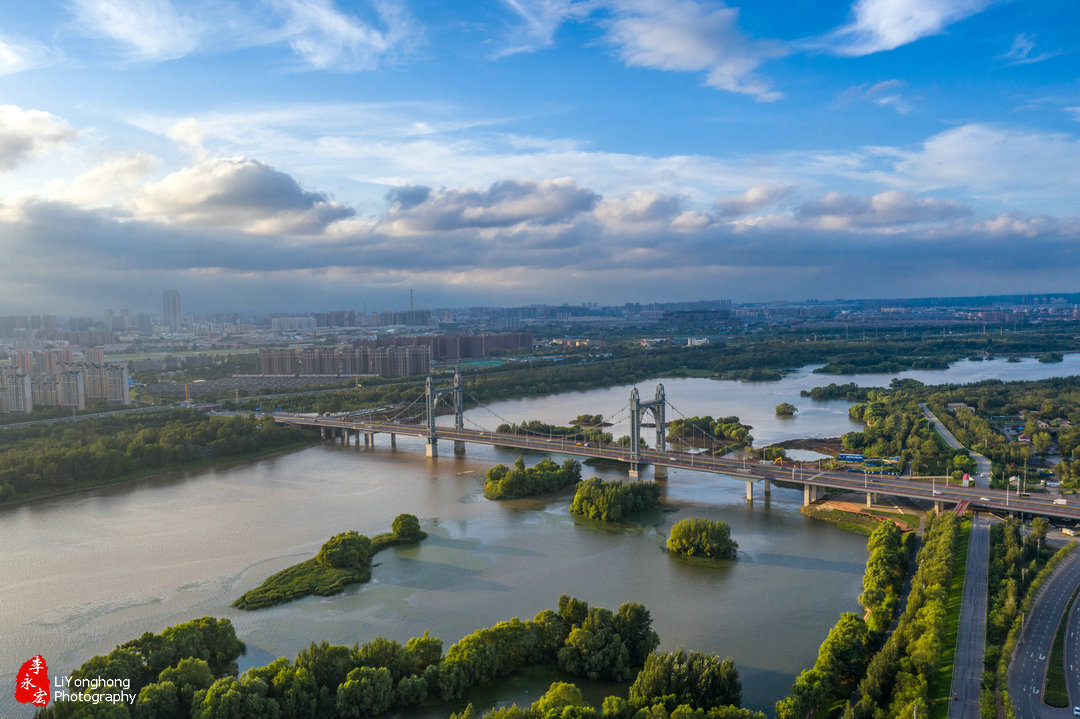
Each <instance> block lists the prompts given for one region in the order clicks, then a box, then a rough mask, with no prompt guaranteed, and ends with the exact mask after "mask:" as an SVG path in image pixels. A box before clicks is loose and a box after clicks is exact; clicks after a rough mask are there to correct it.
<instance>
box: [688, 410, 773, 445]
mask: <svg viewBox="0 0 1080 719" xmlns="http://www.w3.org/2000/svg"><path fill="white" fill-rule="evenodd" d="M751 429H753V427H751V426H750V425H748V424H743V423H742V422H740V421H739V418H738V417H720V418H719V419H714V418H712V417H710V416H709V415H705V416H704V417H686V418H680V419H673V420H671V421H670V422H668V423H667V431H668V439H679V440H683V441H686V442H691V443H693V442H694V441H703V440H708V439H710V438H712V437H716V438H717V439H727V440H731V441H732V442H737V443H739V444H746V445H751V444H753V443H754V438H753V437H751V436H750V430H751Z"/></svg>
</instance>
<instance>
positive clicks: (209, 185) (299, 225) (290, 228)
mask: <svg viewBox="0 0 1080 719" xmlns="http://www.w3.org/2000/svg"><path fill="white" fill-rule="evenodd" d="M134 208H135V210H136V212H137V214H138V215H139V216H141V217H144V218H148V219H156V220H159V221H162V222H165V223H169V224H171V223H182V224H194V225H200V226H210V227H220V228H228V227H231V228H237V229H241V230H243V231H245V232H251V233H254V234H318V233H320V232H322V231H323V230H324V229H325V228H326V226H327V225H329V224H330V223H332V222H334V221H336V220H340V219H344V218H347V217H351V216H352V215H353V214H355V213H354V211H353V210H352V209H351V208H349V207H346V206H345V205H342V204H339V203H337V202H331V201H330V200H328V199H327V198H326V196H325V195H322V194H320V193H316V192H309V191H307V190H304V189H303V188H302V187H300V185H299V183H297V182H296V180H294V179H293V178H292V177H290V176H289V175H287V174H285V173H283V172H280V171H278V170H275V169H273V168H272V167H270V166H268V165H266V164H264V163H261V162H258V161H255V160H246V159H242V158H220V159H215V160H209V161H207V162H203V163H201V164H198V165H194V166H192V167H187V168H184V169H182V170H178V171H176V172H173V173H171V174H170V175H169V176H167V177H166V178H165V179H163V180H162V181H161V182H158V183H156V184H153V185H150V186H148V187H146V188H144V189H143V191H142V192H141V193H140V195H139V197H138V198H137V199H136V201H135V203H134Z"/></svg>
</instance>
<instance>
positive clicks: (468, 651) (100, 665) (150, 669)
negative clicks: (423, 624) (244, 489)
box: [39, 595, 738, 719]
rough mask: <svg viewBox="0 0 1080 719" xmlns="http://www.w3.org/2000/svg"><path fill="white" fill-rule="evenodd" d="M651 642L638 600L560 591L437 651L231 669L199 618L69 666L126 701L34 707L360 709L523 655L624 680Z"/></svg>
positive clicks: (429, 691) (304, 656)
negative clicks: (122, 688) (121, 690)
mask: <svg viewBox="0 0 1080 719" xmlns="http://www.w3.org/2000/svg"><path fill="white" fill-rule="evenodd" d="M659 641H660V640H659V637H657V635H656V632H654V631H653V630H652V618H651V616H650V615H649V612H648V610H647V609H645V608H644V607H643V606H641V605H640V604H633V603H626V604H623V605H622V606H620V607H619V609H618V611H617V612H611V611H609V610H607V609H603V608H601V607H589V606H588V605H587V604H586V603H585V602H582V601H580V600H577V599H574V598H572V597H568V596H565V595H564V596H562V597H560V599H559V605H558V611H554V610H545V611H543V612H540V614H538V615H537V616H536V617H535V618H534V619H532V620H529V621H522V620H520V619H517V618H515V619H511V620H509V621H505V622H499V623H498V624H496V625H494V626H492V627H488V628H485V629H480V630H477V631H476V632H474V633H473V634H470V635H468V636H466V637H464V638H462V639H461V640H460V641H459V642H457V643H455V644H454V645H452V646H451V647H450V648H449V649H447V651H446V653H445V655H443V652H442V642H441V641H440V640H438V639H435V638H432V637H429V636H428V635H427V634H426V633H425V634H424V636H422V637H414V638H413V639H410V640H409V641H408V642H407V643H406V644H405V645H401V644H399V643H398V642H395V641H391V640H388V639H384V638H381V637H379V638H376V639H373V640H372V641H370V642H368V643H366V644H364V645H354V646H352V647H347V646H334V645H330V644H327V643H326V642H323V643H321V644H315V643H312V644H311V646H310V647H309V648H307V649H305V650H303V651H301V652H300V653H299V654H298V655H297V657H296V659H295V661H291V662H290V661H289V660H288V659H286V658H284V657H282V658H279V659H277V660H275V661H273V662H271V663H270V664H268V665H267V666H264V667H257V668H254V669H251V670H249V671H247V672H245V673H244V674H243V675H241V676H239V677H237V676H236V671H237V670H236V664H235V660H236V658H237V657H238V656H239V655H240V654H242V653H243V652H244V645H243V643H242V642H240V641H238V640H237V639H236V634H235V632H234V630H233V628H232V625H231V624H230V623H229V621H228V620H227V619H222V620H217V619H212V618H206V617H204V618H203V619H199V620H196V621H193V622H188V623H186V624H182V625H178V626H175V627H170V628H168V629H166V630H165V631H164V632H162V633H161V634H160V635H153V634H150V633H147V634H144V635H143V636H142V637H140V638H139V639H137V640H134V641H131V642H128V643H126V644H124V645H122V646H120V647H118V648H117V649H115V650H114V651H113V652H111V653H110V654H108V655H106V656H98V657H94V658H93V659H91V660H89V661H88V662H86V663H85V664H84V665H83V666H82V667H80V668H79V669H78V670H76V671H75V672H73V674H72V676H73V677H86V678H101V679H109V678H115V679H121V680H123V679H130V680H131V687H130V689H128V691H130V692H132V693H133V694H134V695H136V696H137V699H136V700H135V703H134V704H133V705H131V706H128V705H125V704H112V705H107V704H93V703H91V702H83V701H59V702H57V703H55V704H54V705H53V706H51V707H49V708H48V709H45V710H43V711H42V712H40V714H39V716H41V717H42V719H59V718H62V717H63V718H66V717H78V718H87V719H88V718H90V717H101V716H108V717H112V718H115V719H123V718H124V717H128V716H131V717H136V718H137V719H187V718H188V717H192V718H194V719H225V718H226V717H228V718H230V719H247V718H250V719H262V718H263V717H270V718H272V719H289V718H292V717H315V716H318V717H329V718H334V717H342V718H346V717H369V716H375V715H378V714H381V713H383V712H385V711H389V710H392V709H401V708H404V707H408V706H411V705H413V704H417V703H419V702H422V701H424V700H425V699H427V698H429V697H433V698H434V697H437V698H440V699H442V700H443V701H448V700H450V699H458V698H461V697H463V696H465V695H466V694H467V693H468V692H469V690H471V689H472V688H473V687H474V686H477V685H479V684H482V683H484V682H487V681H490V680H492V679H495V678H498V677H501V676H506V675H508V674H511V673H513V672H515V671H517V670H519V669H521V668H522V667H525V666H528V665H532V664H549V665H552V666H558V667H559V668H560V669H562V670H563V671H566V672H568V673H570V674H572V675H574V676H582V677H590V678H602V679H607V680H615V681H627V680H629V679H632V678H633V677H634V676H635V675H636V673H637V671H638V670H639V669H640V668H641V667H642V666H643V665H644V664H645V660H646V658H647V657H648V656H649V655H650V654H651V653H652V651H653V650H654V649H655V648H656V646H657V644H658V643H659ZM730 669H731V671H732V672H733V671H734V667H733V666H732V667H730ZM734 680H735V682H737V681H738V680H737V675H734Z"/></svg>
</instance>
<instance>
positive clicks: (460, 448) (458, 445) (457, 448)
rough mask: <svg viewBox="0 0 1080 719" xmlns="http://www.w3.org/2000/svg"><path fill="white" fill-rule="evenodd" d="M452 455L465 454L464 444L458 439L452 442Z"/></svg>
mask: <svg viewBox="0 0 1080 719" xmlns="http://www.w3.org/2000/svg"><path fill="white" fill-rule="evenodd" d="M454 454H458V455H460V454H465V443H464V442H463V441H461V440H460V439H455V440H454Z"/></svg>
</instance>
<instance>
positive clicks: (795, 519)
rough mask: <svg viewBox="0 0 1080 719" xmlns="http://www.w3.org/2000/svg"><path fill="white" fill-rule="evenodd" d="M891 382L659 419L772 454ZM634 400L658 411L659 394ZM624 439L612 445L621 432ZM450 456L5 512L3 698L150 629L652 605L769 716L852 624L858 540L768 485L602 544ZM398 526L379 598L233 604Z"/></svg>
mask: <svg viewBox="0 0 1080 719" xmlns="http://www.w3.org/2000/svg"><path fill="white" fill-rule="evenodd" d="M1047 370H1056V371H1050V372H1048V373H1046V374H1043V373H1044V372H1046V371H1047ZM1078 372H1080V356H1077V355H1069V356H1067V358H1066V363H1065V364H1064V366H1063V365H1062V364H1057V365H1040V364H1038V363H1035V362H1034V361H1025V362H1024V363H1020V364H1006V363H1004V362H1000V361H994V362H981V363H977V362H961V363H958V364H957V365H955V366H954V367H953V368H952V369H950V370H947V371H936V372H919V373H904V374H903V375H902V376H915V377H916V378H919V379H921V380H923V381H928V382H963V381H976V380H978V379H985V378H988V377H992V376H996V377H1001V378H1005V379H1012V378H1020V377H1028V378H1031V377H1036V376H1052V375H1062V374H1076V373H1078ZM890 378H891V376H865V375H864V376H859V377H856V378H847V377H832V376H823V375H812V374H810V373H809V372H807V371H801V372H797V373H794V374H792V375H789V376H788V377H787V378H785V379H784V380H782V381H780V382H771V383H744V382H717V381H711V380H705V379H671V380H665V381H664V385H665V388H666V390H667V395H668V398H669V400H670V402H671V405H672V408H673V410H677V412H673V411H669V413H668V418H669V419H672V418H674V417H675V416H678V415H679V414H684V415H693V414H712V415H714V416H720V415H727V414H735V415H739V416H740V417H741V418H742V419H743V420H744V421H746V422H748V423H750V424H752V425H754V430H753V434H754V436H755V437H756V438H757V441H756V444H757V445H758V446H762V445H765V444H768V443H770V442H774V441H779V440H782V439H789V438H793V437H805V436H816V437H822V436H836V435H838V434H841V433H843V432H845V431H849V430H851V429H853V428H855V426H854V425H853V424H852V423H851V422H850V420H849V419H848V418H847V406H848V404H849V403H847V402H843V401H832V402H812V401H811V400H809V399H807V398H803V397H800V396H799V390H801V389H808V388H810V387H812V386H815V385H819V384H827V383H828V382H831V381H835V382H848V381H851V380H852V379H854V380H855V381H857V382H859V383H860V384H864V385H865V384H873V385H887V384H888V382H889V379H890ZM639 387H640V391H641V393H642V395H643V397H644V398H650V397H651V396H652V394H653V390H654V388H655V383H643V384H641V385H640V386H639ZM629 391H630V388H629V387H628V386H627V387H616V388H609V389H600V390H592V391H586V392H575V393H567V394H562V395H552V396H548V397H540V398H532V399H527V400H511V401H505V402H497V403H494V404H492V405H491V406H490V407H488V408H479V409H475V410H471V411H470V412H469V413H468V414H467V423H466V424H467V426H476V425H479V426H484V427H488V428H492V427H494V426H495V425H496V424H498V423H499V422H500V421H504V420H510V421H519V420H522V419H532V418H536V419H543V420H547V421H552V422H558V423H562V422H565V421H567V420H569V419H571V418H572V417H574V416H576V415H578V414H581V413H590V414H591V413H597V412H602V413H604V414H608V415H615V414H617V412H618V411H619V409H620V408H621V407H623V406H624V405H625V404H626V401H627V399H628V397H629ZM783 401H787V402H791V403H792V404H795V405H796V406H797V407H798V408H799V413H798V414H797V416H796V417H794V418H791V419H778V418H776V417H775V416H773V413H772V409H773V407H774V406H775V405H776V404H778V403H779V402H783ZM613 431H615V433H616V435H618V434H620V433H622V432H621V431H620V428H619V427H618V426H616V427H614V428H613ZM645 434H646V437H648V436H649V432H648V430H646V432H645ZM440 449H442V453H443V456H442V457H440V458H438V459H435V460H431V459H428V458H426V457H425V456H424V448H423V444H422V443H421V442H419V441H417V440H410V439H407V438H399V439H398V445H397V448H396V449H391V448H390V446H389V441H388V439H387V438H386V437H385V436H383V435H380V436H379V438H378V441H377V444H376V446H375V448H374V449H372V450H368V449H363V448H357V447H356V446H349V447H341V446H338V445H331V444H323V445H320V446H316V447H312V448H308V449H304V450H301V451H298V452H294V453H291V454H287V455H282V456H278V457H271V458H266V459H261V460H256V461H252V462H249V463H245V464H240V465H235V466H231V467H223V468H217V469H203V470H198V471H193V472H186V473H176V474H170V475H163V476H159V477H154V478H150V479H147V480H142V481H138V482H134V483H130V484H126V485H123V486H116V487H109V488H103V489H98V490H92V491H87V492H83V493H80V494H77V495H69V496H64V497H57V498H54V499H49V500H43V501H40V502H35V503H32V504H28V505H23V506H19V507H11V508H7V509H3V510H0V548H2V549H3V551H2V552H0V577H2V578H3V580H4V590H3V592H4V594H3V601H2V602H0V637H2V638H3V639H2V640H0V683H2V684H3V685H4V686H8V687H11V686H13V685H14V675H15V671H16V670H17V669H18V667H19V665H20V664H21V663H22V662H23V661H25V660H26V659H29V658H30V657H32V656H33V655H35V654H38V653H41V654H43V655H44V656H45V658H46V660H47V661H48V663H49V667H50V671H51V672H52V673H53V674H54V675H55V674H60V675H64V674H66V673H67V672H69V671H70V670H71V669H72V668H74V667H76V666H78V665H79V664H80V663H82V662H83V661H85V660H86V659H87V658H89V657H90V656H91V655H93V654H99V653H106V652H108V651H109V650H111V649H112V648H113V647H115V646H116V645H117V644H119V643H121V642H123V641H126V640H127V639H130V638H134V637H136V636H138V635H139V634H141V633H142V632H144V631H154V632H157V631H160V630H161V629H163V628H164V627H165V626H168V625H170V624H175V623H178V622H182V621H186V620H188V619H191V618H194V617H198V616H202V615H213V616H223V617H229V618H230V619H231V620H232V621H233V623H234V624H235V626H236V628H237V632H238V634H239V636H240V637H241V639H243V640H244V641H245V642H246V643H247V646H248V653H247V655H245V656H244V657H242V668H246V667H250V666H257V665H261V664H264V663H267V662H269V661H270V660H271V659H273V658H274V657H276V656H279V655H286V656H294V655H295V653H296V652H297V651H298V650H299V649H301V648H303V647H305V646H307V644H308V643H309V642H311V641H313V640H314V641H321V640H324V639H325V640H327V641H330V642H333V643H341V644H352V643H354V642H364V641H367V640H368V639H370V638H372V637H374V636H377V635H383V636H388V637H391V638H393V639H398V640H402V641H403V640H405V639H407V638H408V637H410V636H414V635H418V634H421V633H422V632H423V631H424V630H425V629H430V630H431V632H432V634H433V635H435V636H439V637H441V638H442V639H443V641H444V645H445V646H449V645H450V644H451V643H453V642H454V641H456V640H457V639H459V638H460V637H461V636H463V635H465V634H468V633H470V632H472V631H473V630H475V629H477V628H479V627H482V626H489V625H491V624H493V623H495V622H496V621H499V620H501V619H506V618H509V617H512V616H521V617H531V616H532V615H533V614H535V613H536V612H538V611H540V610H541V609H544V608H547V607H552V606H554V605H555V603H556V601H557V599H558V596H559V595H560V594H562V593H569V594H573V595H576V596H578V597H580V598H582V599H585V600H586V601H588V602H589V603H590V604H596V605H601V606H606V607H608V608H611V609H615V608H616V607H617V606H618V605H619V604H620V603H621V602H625V601H637V602H641V603H643V604H645V605H646V606H647V607H648V608H649V610H650V611H651V612H652V616H653V621H654V628H655V629H656V630H657V631H658V632H659V634H660V636H661V641H662V644H661V647H662V648H663V649H671V648H675V647H677V646H680V645H684V646H686V647H688V648H696V649H703V650H707V651H710V652H716V653H719V654H721V655H723V656H731V657H733V658H734V659H735V661H736V665H737V667H738V669H739V672H740V675H741V677H742V680H743V697H744V702H743V703H744V705H745V706H749V707H753V708H757V709H764V710H766V711H769V712H770V713H771V708H772V704H773V703H774V702H775V701H776V700H777V699H778V698H780V697H782V696H783V695H784V694H785V693H786V691H787V689H788V688H789V687H790V685H791V683H792V681H793V680H794V677H795V676H796V675H797V674H798V673H799V672H800V671H802V670H803V669H805V668H807V667H809V666H810V665H811V664H812V663H813V661H814V658H815V656H816V653H817V647H818V644H819V643H820V642H821V640H822V639H823V638H824V636H825V634H826V633H827V632H828V629H829V628H830V627H831V626H832V625H833V624H834V623H835V621H836V620H837V618H838V617H839V614H840V612H842V611H854V610H857V602H856V597H857V596H858V593H859V591H860V587H861V577H862V571H863V564H864V562H865V560H866V550H865V539H864V538H863V537H860V536H856V535H851V534H847V533H844V532H842V531H839V530H836V529H833V528H832V527H830V526H827V525H824V524H821V523H818V522H814V521H810V520H807V519H805V518H804V517H803V516H802V515H801V514H800V513H799V511H798V507H799V505H800V503H801V493H800V492H797V491H794V490H784V489H779V488H776V489H774V490H773V494H772V499H771V501H770V502H769V503H765V502H763V501H761V500H760V499H758V500H756V501H755V502H754V503H753V504H752V505H748V504H747V503H746V502H745V500H744V498H743V493H744V491H745V488H744V485H743V483H742V482H736V481H731V480H727V479H724V478H723V477H720V476H716V475H708V474H702V473H696V472H688V471H680V470H673V471H672V472H671V477H670V479H669V480H668V482H666V483H665V485H664V490H663V491H664V501H665V503H666V505H667V507H668V509H669V510H670V511H669V512H666V513H665V514H664V515H663V518H662V521H661V522H660V523H659V524H657V525H655V526H639V527H632V528H629V529H625V530H619V531H610V530H605V529H601V528H597V526H596V525H594V524H591V523H583V522H578V521H576V520H575V519H574V518H573V517H571V516H570V514H569V513H568V507H569V499H570V493H569V492H566V493H562V494H559V495H556V496H553V497H548V498H545V500H544V501H527V500H522V501H517V502H509V503H495V502H489V501H487V500H485V499H484V498H483V496H482V494H481V492H480V484H481V480H482V476H483V473H484V471H486V469H487V468H488V467H490V466H491V465H492V464H493V463H495V462H504V463H509V462H510V461H512V460H513V459H514V457H515V454H514V453H511V452H507V451H504V450H499V449H497V448H494V447H487V446H482V445H470V446H469V447H468V453H467V454H466V455H465V456H464V457H454V456H452V450H451V446H450V444H449V443H444V445H443V446H442V447H441V448H440ZM533 461H535V458H530V460H529V462H530V463H532V462H533ZM586 474H587V475H591V474H598V475H600V476H604V477H608V478H615V477H623V476H624V474H623V472H622V471H620V470H619V469H617V468H610V469H608V468H601V469H594V468H586ZM401 512H410V513H413V514H416V515H418V516H419V517H420V518H421V520H422V524H423V526H424V528H425V530H426V531H428V532H429V533H430V537H429V538H428V539H427V540H425V541H424V542H423V543H422V544H421V545H420V546H418V547H407V548H394V549H392V550H389V551H388V552H385V553H382V554H380V555H378V556H377V561H378V566H377V567H375V569H374V571H373V581H372V582H371V583H369V584H367V585H363V586H354V587H351V588H349V589H348V590H347V591H346V592H345V593H344V594H343V595H339V596H336V597H328V598H308V599H305V600H301V601H298V602H293V603H291V604H288V605H284V606H280V607H275V608H271V609H267V610H261V611H257V612H241V611H238V610H235V609H233V608H232V607H231V605H230V603H231V601H232V600H233V599H234V598H235V597H237V596H239V595H240V594H242V593H243V592H244V591H246V590H248V589H250V588H252V587H254V586H256V585H258V584H259V583H260V582H261V581H262V580H263V579H264V578H265V577H266V576H268V575H269V574H271V573H273V572H275V571H277V570H279V569H282V568H284V567H286V566H288V565H290V564H293V563H295V562H296V561H298V560H300V559H303V558H306V557H309V556H311V555H312V554H314V552H315V551H317V549H318V547H319V545H320V544H321V543H322V542H323V541H325V540H326V539H327V538H328V537H329V536H330V535H332V534H335V533H337V532H341V531H345V530H348V529H356V530H359V531H360V532H362V533H366V534H375V533H378V532H382V531H386V530H387V529H389V525H390V522H391V520H392V519H393V517H394V516H396V515H397V514H398V513H401ZM686 516H702V517H709V518H713V519H722V520H724V521H726V522H728V523H729V524H730V525H731V527H732V536H733V537H734V538H735V539H736V540H737V541H738V542H739V559H738V561H736V562H735V563H733V564H732V565H731V566H728V567H723V568H702V567H698V566H689V565H687V564H684V563H682V562H679V561H676V560H673V559H672V558H671V557H669V556H667V555H666V554H665V553H664V552H663V551H662V545H663V541H664V538H665V536H666V534H667V531H668V529H669V528H670V526H671V524H672V523H673V522H675V521H677V520H678V519H679V518H682V517H686ZM546 680H547V679H546V678H544V680H543V681H544V682H546ZM536 681H537V682H539V681H540V680H539V679H537V680H536ZM543 688H544V686H539V685H537V684H535V683H534V684H529V683H528V682H516V683H515V684H514V687H512V688H510V689H508V690H507V692H504V693H502V694H501V695H500V697H499V698H503V699H505V698H514V699H520V700H522V701H531V697H534V696H535V694H536V692H537V691H538V690H542V689H543ZM486 696H489V697H492V698H494V693H493V692H491V693H488V694H487V695H486ZM30 714H31V712H29V711H26V709H25V707H22V706H19V705H16V704H14V701H13V698H12V693H10V692H3V693H2V694H0V715H3V716H5V717H6V716H29V715H30Z"/></svg>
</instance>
